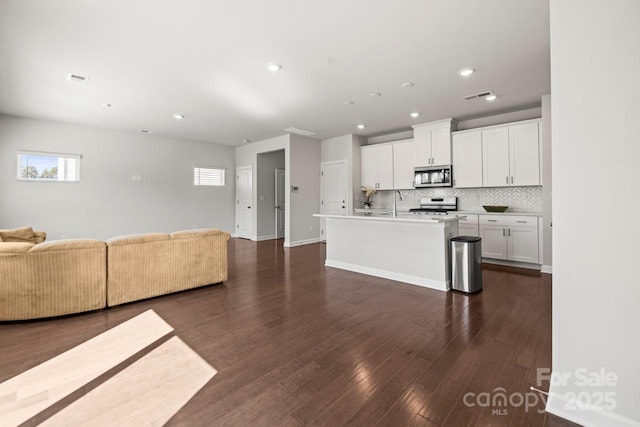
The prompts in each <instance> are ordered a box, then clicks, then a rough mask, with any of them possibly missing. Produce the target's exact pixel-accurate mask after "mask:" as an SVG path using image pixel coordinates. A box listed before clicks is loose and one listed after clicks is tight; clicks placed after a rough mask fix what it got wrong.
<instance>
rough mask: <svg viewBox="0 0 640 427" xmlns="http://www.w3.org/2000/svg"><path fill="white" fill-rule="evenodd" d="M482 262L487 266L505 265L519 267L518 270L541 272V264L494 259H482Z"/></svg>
mask: <svg viewBox="0 0 640 427" xmlns="http://www.w3.org/2000/svg"><path fill="white" fill-rule="evenodd" d="M482 262H486V263H487V264H496V265H504V266H507V267H518V268H526V269H529V270H536V271H540V264H530V263H528V262H518V261H503V260H501V259H493V258H482Z"/></svg>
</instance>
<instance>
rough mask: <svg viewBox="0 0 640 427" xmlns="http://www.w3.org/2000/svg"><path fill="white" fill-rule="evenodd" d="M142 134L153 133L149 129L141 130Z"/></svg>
mask: <svg viewBox="0 0 640 427" xmlns="http://www.w3.org/2000/svg"><path fill="white" fill-rule="evenodd" d="M140 133H151V131H150V130H149V129H140Z"/></svg>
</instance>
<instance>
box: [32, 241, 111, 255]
mask: <svg viewBox="0 0 640 427" xmlns="http://www.w3.org/2000/svg"><path fill="white" fill-rule="evenodd" d="M105 245H106V244H105V243H104V242H103V241H100V240H93V239H69V240H51V241H49V242H44V243H40V244H37V245H35V246H33V247H32V248H31V250H30V251H29V252H32V253H33V252H52V251H69V250H75V249H93V248H104V247H105Z"/></svg>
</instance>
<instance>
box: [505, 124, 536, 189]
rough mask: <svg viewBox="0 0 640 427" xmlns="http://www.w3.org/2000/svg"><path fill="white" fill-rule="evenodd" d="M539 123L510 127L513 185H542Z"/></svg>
mask: <svg viewBox="0 0 640 427" xmlns="http://www.w3.org/2000/svg"><path fill="white" fill-rule="evenodd" d="M539 141H540V130H539V123H538V122H534V123H525V124H522V125H516V126H511V127H509V156H510V160H511V162H510V164H511V167H510V170H511V184H512V185H540V152H539V150H540V142H539Z"/></svg>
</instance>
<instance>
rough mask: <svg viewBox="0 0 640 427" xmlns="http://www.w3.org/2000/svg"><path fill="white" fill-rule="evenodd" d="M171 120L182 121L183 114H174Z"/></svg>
mask: <svg viewBox="0 0 640 427" xmlns="http://www.w3.org/2000/svg"><path fill="white" fill-rule="evenodd" d="M173 118H174V119H176V120H182V119H184V114H174V115H173Z"/></svg>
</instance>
